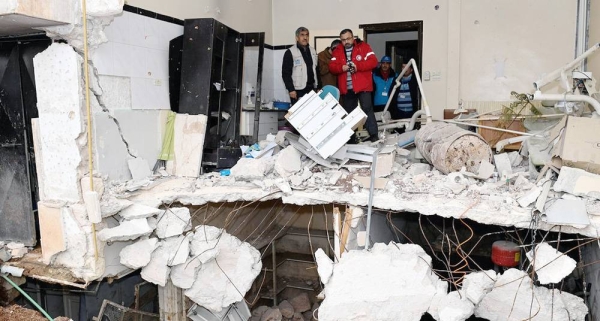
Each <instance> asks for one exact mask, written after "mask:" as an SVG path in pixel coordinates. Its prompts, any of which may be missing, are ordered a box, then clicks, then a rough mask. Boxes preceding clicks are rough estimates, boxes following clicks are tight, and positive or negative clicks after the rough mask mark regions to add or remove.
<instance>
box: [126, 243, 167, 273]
mask: <svg viewBox="0 0 600 321" xmlns="http://www.w3.org/2000/svg"><path fill="white" fill-rule="evenodd" d="M157 245H158V239H157V238H155V237H153V238H150V239H146V240H141V241H137V242H135V243H133V244H131V245H128V246H126V247H125V248H123V250H121V252H120V253H119V257H120V263H121V264H123V265H125V266H126V267H128V268H131V269H134V270H136V269H139V268H141V267H144V266H146V265H148V263H150V259H151V258H152V252H154V250H155V249H156V247H157Z"/></svg>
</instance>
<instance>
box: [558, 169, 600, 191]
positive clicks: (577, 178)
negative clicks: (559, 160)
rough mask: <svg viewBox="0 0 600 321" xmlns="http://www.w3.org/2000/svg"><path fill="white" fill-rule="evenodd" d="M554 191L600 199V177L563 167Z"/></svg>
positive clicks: (581, 170)
mask: <svg viewBox="0 0 600 321" xmlns="http://www.w3.org/2000/svg"><path fill="white" fill-rule="evenodd" d="M553 189H554V190H555V191H557V192H566V193H569V194H573V195H576V196H588V197H593V198H595V199H600V175H597V174H592V173H589V172H586V171H584V170H583V169H579V168H571V167H567V166H563V167H561V169H560V174H559V175H558V179H557V180H556V183H554V186H553Z"/></svg>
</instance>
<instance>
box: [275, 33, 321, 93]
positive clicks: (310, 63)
mask: <svg viewBox="0 0 600 321" xmlns="http://www.w3.org/2000/svg"><path fill="white" fill-rule="evenodd" d="M308 35H309V33H308V29H306V28H305V27H300V28H298V29H296V45H294V46H292V47H290V48H289V49H288V50H286V51H285V54H284V55H283V63H282V65H281V77H282V78H283V83H284V84H285V88H286V89H287V91H288V92H289V94H290V100H291V102H292V104H295V103H296V102H297V101H298V99H299V98H300V97H302V96H304V95H305V94H307V93H308V92H309V91H311V90H313V89H316V88H317V59H318V58H317V53H316V51H315V49H313V48H312V47H311V46H310V45H309V44H308Z"/></svg>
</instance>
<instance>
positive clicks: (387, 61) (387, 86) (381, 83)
mask: <svg viewBox="0 0 600 321" xmlns="http://www.w3.org/2000/svg"><path fill="white" fill-rule="evenodd" d="M391 64H392V59H391V58H390V57H389V56H383V57H382V58H381V60H380V61H379V67H378V68H376V69H375V70H373V109H374V110H375V112H379V111H383V109H384V108H385V104H386V103H387V101H388V99H389V98H390V93H391V91H392V88H393V87H394V80H395V79H396V72H395V71H394V69H392V67H391ZM391 105H392V107H394V104H391Z"/></svg>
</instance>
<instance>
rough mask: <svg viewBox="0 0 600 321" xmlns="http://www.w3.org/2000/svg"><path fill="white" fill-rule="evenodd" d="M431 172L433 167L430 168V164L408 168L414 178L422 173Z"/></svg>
mask: <svg viewBox="0 0 600 321" xmlns="http://www.w3.org/2000/svg"><path fill="white" fill-rule="evenodd" d="M429 170H431V166H429V164H424V163H415V164H412V165H410V167H409V168H408V173H409V174H411V175H412V176H417V175H419V174H421V173H425V172H428V171H429Z"/></svg>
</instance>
